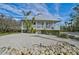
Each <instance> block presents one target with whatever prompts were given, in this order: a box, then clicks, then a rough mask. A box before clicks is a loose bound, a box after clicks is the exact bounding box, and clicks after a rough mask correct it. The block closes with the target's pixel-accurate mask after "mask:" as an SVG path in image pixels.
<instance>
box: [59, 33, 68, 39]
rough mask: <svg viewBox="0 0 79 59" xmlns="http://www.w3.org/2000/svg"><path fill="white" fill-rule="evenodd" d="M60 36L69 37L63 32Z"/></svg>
mask: <svg viewBox="0 0 79 59" xmlns="http://www.w3.org/2000/svg"><path fill="white" fill-rule="evenodd" d="M58 37H62V38H68V35H67V34H64V33H62V34H60V35H59V36H58Z"/></svg>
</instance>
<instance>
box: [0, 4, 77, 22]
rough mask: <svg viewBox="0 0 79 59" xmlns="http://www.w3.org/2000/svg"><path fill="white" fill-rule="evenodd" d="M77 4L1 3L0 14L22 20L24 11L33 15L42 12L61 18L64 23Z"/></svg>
mask: <svg viewBox="0 0 79 59" xmlns="http://www.w3.org/2000/svg"><path fill="white" fill-rule="evenodd" d="M75 5H76V4H75V3H48V4H45V3H44V4H38V3H37V4H27V3H23V4H22V3H6V4H2V3H0V13H2V14H5V15H8V16H11V17H14V18H16V19H22V18H23V13H22V10H24V11H26V12H27V11H32V13H33V15H35V14H37V13H39V12H41V13H43V14H45V15H50V16H51V17H57V18H60V19H61V20H62V21H67V20H68V18H69V14H70V13H71V12H72V8H73V7H74V6H75Z"/></svg>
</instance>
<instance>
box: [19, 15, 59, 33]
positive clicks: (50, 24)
mask: <svg viewBox="0 0 79 59" xmlns="http://www.w3.org/2000/svg"><path fill="white" fill-rule="evenodd" d="M30 21H32V20H30ZM59 22H60V20H58V19H57V18H55V17H50V16H46V15H38V16H36V17H35V23H34V24H33V25H32V26H33V28H35V29H36V30H37V32H40V31H41V30H60V24H59ZM21 29H22V32H23V30H27V29H26V28H25V26H24V25H23V22H22V26H21Z"/></svg>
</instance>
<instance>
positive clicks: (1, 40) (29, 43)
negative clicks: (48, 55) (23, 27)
mask: <svg viewBox="0 0 79 59" xmlns="http://www.w3.org/2000/svg"><path fill="white" fill-rule="evenodd" d="M59 41H65V42H68V43H70V44H74V45H76V46H78V47H79V41H76V40H71V39H62V38H57V37H55V36H53V35H43V34H28V33H18V34H10V35H5V36H0V47H8V46H9V47H14V48H23V47H26V48H31V47H33V45H35V44H40V43H42V44H43V45H53V44H56V43H57V42H59Z"/></svg>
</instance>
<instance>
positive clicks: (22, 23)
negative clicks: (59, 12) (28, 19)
mask: <svg viewBox="0 0 79 59" xmlns="http://www.w3.org/2000/svg"><path fill="white" fill-rule="evenodd" d="M21 33H23V20H22V22H21Z"/></svg>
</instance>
